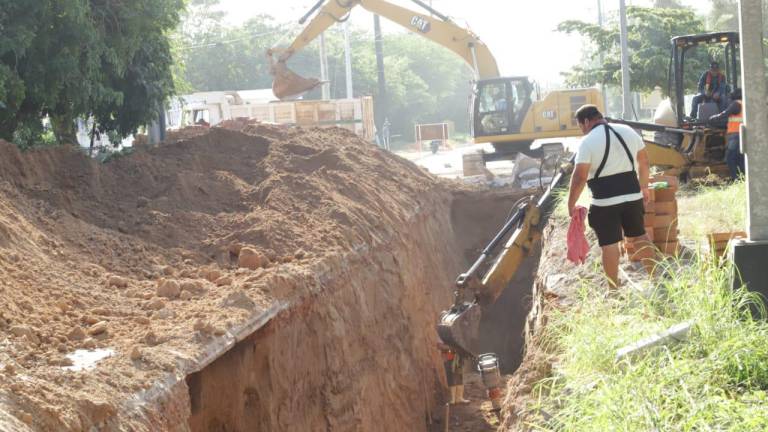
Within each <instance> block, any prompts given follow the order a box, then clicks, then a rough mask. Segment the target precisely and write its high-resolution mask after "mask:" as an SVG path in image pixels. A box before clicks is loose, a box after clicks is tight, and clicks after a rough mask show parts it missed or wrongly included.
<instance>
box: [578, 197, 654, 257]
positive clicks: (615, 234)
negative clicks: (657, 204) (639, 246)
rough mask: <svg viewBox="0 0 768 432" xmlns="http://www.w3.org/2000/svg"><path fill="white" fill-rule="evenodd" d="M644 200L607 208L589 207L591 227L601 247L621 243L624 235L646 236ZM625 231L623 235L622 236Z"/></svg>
mask: <svg viewBox="0 0 768 432" xmlns="http://www.w3.org/2000/svg"><path fill="white" fill-rule="evenodd" d="M644 214H645V208H644V206H643V200H642V199H639V200H637V201H629V202H625V203H621V204H616V205H612V206H607V207H599V206H595V205H592V206H590V207H589V217H588V220H589V226H590V227H592V229H593V230H595V234H597V242H598V244H599V245H600V246H608V245H612V244H614V243H618V242H620V241H621V240H622V239H623V238H624V235H626V236H627V237H640V236H641V235H643V234H645V224H644ZM622 230H623V235H622Z"/></svg>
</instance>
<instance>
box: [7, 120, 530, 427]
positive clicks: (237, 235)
mask: <svg viewBox="0 0 768 432" xmlns="http://www.w3.org/2000/svg"><path fill="white" fill-rule="evenodd" d="M226 126H227V128H213V129H210V130H206V131H199V130H196V131H195V133H191V134H186V135H185V134H182V135H180V136H179V137H177V138H178V139H177V140H170V141H168V142H166V143H164V144H162V145H160V146H158V147H154V148H145V147H141V148H138V149H137V150H136V151H135V152H134V153H133V154H132V155H129V156H125V157H121V158H117V159H115V160H113V161H111V162H109V163H106V164H99V163H97V162H94V161H92V160H90V159H88V158H87V157H85V156H83V155H82V154H81V153H79V152H78V151H76V150H73V149H69V148H56V149H51V150H42V151H31V152H27V153H23V154H22V153H20V152H19V151H18V150H17V149H16V148H15V147H14V146H12V145H10V144H7V143H3V142H0V301H1V302H2V305H0V346H2V348H1V349H0V429H2V430H30V429H31V430H56V431H59V430H72V431H75V430H78V431H79V430H88V429H90V428H96V429H99V430H201V431H202V430H221V431H230V430H232V431H235V430H275V431H277V430H307V431H309V430H334V431H339V430H366V431H368V430H409V431H411V430H425V429H426V427H427V424H429V423H430V422H435V421H436V420H434V418H435V417H439V415H438V414H436V413H435V407H437V406H439V404H440V403H442V402H443V398H444V394H443V391H444V384H445V379H444V377H443V374H442V364H441V362H440V358H439V354H438V352H437V350H436V349H435V347H436V342H437V340H436V335H435V332H434V324H435V321H436V319H437V316H438V313H439V311H440V310H441V309H442V308H444V307H446V306H447V305H448V304H449V303H450V299H451V292H452V282H453V279H454V278H455V276H456V275H457V274H458V273H459V271H460V270H461V269H462V268H463V266H464V265H466V260H465V257H462V256H461V253H454V252H455V251H461V250H464V251H465V252H466V251H467V250H469V249H471V248H477V247H479V244H480V243H478V238H480V239H481V240H482V241H483V242H484V241H486V240H487V239H488V238H490V236H491V235H492V231H493V230H494V229H495V227H496V226H495V225H496V224H495V221H487V220H483V219H479V221H481V222H480V223H482V224H488V225H486V226H485V227H484V228H477V227H476V225H477V222H478V221H474V223H472V222H473V221H472V220H471V218H470V219H469V220H467V219H466V218H467V216H466V214H467V212H468V211H469V210H467V209H465V210H461V208H460V207H461V204H460V205H458V207H459V208H458V210H457V207H456V206H455V205H453V204H454V203H456V202H461V197H460V196H459V198H456V197H455V196H454V191H453V190H452V186H450V185H448V184H447V183H443V182H440V181H438V180H436V179H435V178H433V177H432V176H430V175H428V174H426V173H425V172H424V171H422V170H421V169H419V168H417V167H416V166H415V165H413V164H411V163H409V162H407V161H405V160H403V159H401V158H399V157H396V156H394V155H391V154H389V153H387V152H384V151H380V150H379V149H377V148H376V147H374V146H372V145H370V144H368V143H365V142H363V141H362V140H360V139H359V138H357V137H356V136H354V135H352V134H351V133H349V132H347V131H345V130H342V129H322V130H321V129H313V130H302V129H283V128H277V127H271V126H264V125H252V124H247V123H245V122H239V123H238V122H235V123H233V124H228V125H226ZM462 193H466V192H462ZM459 195H461V194H459ZM498 198H499V196H493V197H491V198H490V199H488V200H486V201H485V202H495V201H498ZM505 198H506V199H507V201H506V202H505V205H504V207H505V208H506V209H508V208H509V207H510V206H511V203H512V202H514V200H515V199H516V197H513V196H510V195H509V194H507V196H506V197H505ZM499 206H501V205H500V204H499ZM452 211H453V213H452ZM500 213H501V214H502V216H501V218H502V219H503V216H505V215H506V210H504V211H501V212H500ZM470 214H471V212H470ZM462 218H463V219H465V220H467V221H465V222H460V223H459V224H458V225H457V220H462ZM491 222H493V223H491ZM465 228H466V229H467V231H468V232H467V233H465V232H464V230H465ZM470 230H482V231H484V234H483V236H480V237H478V236H475V235H474V233H472V234H471V235H470ZM470 237H471V238H472V239H474V240H472V241H473V242H474V243H472V241H469V240H466V239H468V238H470ZM465 240H466V241H465ZM507 344H509V343H507ZM511 349H512V351H516V349H517V348H511ZM76 350H88V351H89V352H93V351H96V352H99V351H100V350H101V351H102V352H107V353H108V354H110V355H109V357H107V358H105V359H104V360H101V361H100V362H98V363H97V364H95V365H92V366H91V367H89V368H85V369H82V370H80V366H81V365H80V363H78V362H77V361H73V359H72V357H71V354H72V353H73V352H75V351H76ZM78 352H81V353H82V351H78ZM511 355H512V356H513V357H514V356H515V355H519V353H515V352H513V353H512V354H511Z"/></svg>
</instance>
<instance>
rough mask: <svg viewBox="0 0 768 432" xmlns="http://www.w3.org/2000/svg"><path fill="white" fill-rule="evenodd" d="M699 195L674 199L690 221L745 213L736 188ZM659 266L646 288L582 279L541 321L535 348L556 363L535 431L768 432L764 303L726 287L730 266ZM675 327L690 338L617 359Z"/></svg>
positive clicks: (707, 261)
mask: <svg viewBox="0 0 768 432" xmlns="http://www.w3.org/2000/svg"><path fill="white" fill-rule="evenodd" d="M699 192H700V193H699V194H697V195H695V196H689V197H686V198H685V199H683V200H681V202H680V214H681V217H683V218H685V220H686V221H688V220H689V219H691V220H695V221H696V224H694V225H697V224H699V223H701V221H702V220H709V219H710V217H712V216H713V215H718V214H719V213H720V212H722V211H723V210H724V209H729V210H731V211H733V209H734V208H735V207H739V206H741V207H743V198H741V197H738V198H737V197H736V196H738V195H743V193H744V185H743V183H736V184H734V185H731V186H728V187H724V188H702V189H701V190H700V191H699ZM740 200H742V201H740ZM735 202H739V203H737V204H735ZM694 209H697V210H696V211H694ZM739 218H743V214H742V215H732V216H731V217H730V218H728V219H726V220H723V221H722V225H718V226H733V225H730V224H739V223H742V222H739ZM682 227H683V224H682V223H681V228H682ZM660 265H661V266H662V267H663V268H664V269H665V270H666V271H665V273H666V274H667V275H668V276H666V277H664V278H660V279H657V280H656V283H657V286H656V287H655V288H654V289H652V290H650V292H639V291H637V290H634V289H631V288H629V287H627V288H623V289H621V290H619V291H618V292H616V293H613V294H611V295H609V296H605V294H604V288H603V287H602V286H600V285H598V284H596V283H593V282H591V281H586V280H585V281H584V282H583V283H582V286H581V287H580V289H579V295H578V298H577V300H576V302H575V304H574V305H573V306H572V307H570V308H569V309H567V310H565V311H555V312H553V314H552V315H551V316H550V317H549V322H548V324H547V327H546V328H545V330H544V332H545V338H544V343H543V347H544V348H545V349H547V350H549V351H551V352H553V353H554V354H555V355H556V357H557V359H558V360H557V364H556V365H555V367H554V371H555V373H554V375H553V376H552V377H551V378H548V379H546V380H544V381H542V382H540V383H539V384H538V385H537V386H536V387H535V389H534V393H535V394H537V395H538V396H539V406H538V407H537V408H538V413H539V414H540V415H537V416H534V417H533V419H532V420H531V424H530V426H531V427H532V428H533V429H534V430H548V431H614V430H626V431H646V430H659V431H686V430H743V431H755V430H768V410H766V409H765V405H766V404H767V403H768V395H767V394H766V390H768V345H766V344H765V340H766V337H768V322H766V321H763V320H755V319H753V315H752V314H753V313H758V312H759V314H764V308H763V307H762V302H760V301H759V300H758V298H757V297H756V295H754V294H752V293H748V292H747V291H745V290H743V289H740V290H733V289H732V287H731V274H732V271H733V270H732V267H731V265H730V264H729V263H725V264H719V263H718V262H717V261H716V260H714V259H711V258H710V257H708V256H703V255H702V256H699V255H693V256H691V257H686V258H685V259H683V258H681V259H680V260H678V261H671V262H665V263H661V264H660ZM596 270H597V269H596ZM682 322H692V323H693V329H692V332H691V337H690V339H689V340H688V341H686V342H681V343H677V344H670V345H667V346H664V347H657V348H655V349H652V350H650V351H648V352H646V353H645V354H641V355H639V356H637V357H633V358H630V359H628V360H622V361H620V362H617V361H616V359H615V356H616V352H617V350H618V349H619V348H621V347H624V346H626V345H629V344H631V343H634V342H637V341H639V340H641V339H643V338H645V337H648V336H651V335H653V334H656V333H658V332H660V331H663V330H665V329H667V328H669V327H671V326H673V325H675V324H679V323H682Z"/></svg>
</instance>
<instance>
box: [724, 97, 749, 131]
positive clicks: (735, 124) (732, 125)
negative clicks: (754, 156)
mask: <svg viewBox="0 0 768 432" xmlns="http://www.w3.org/2000/svg"><path fill="white" fill-rule="evenodd" d="M734 102H738V103H739V108H741V109H740V110H739V113H738V114H731V115H729V116H728V129H726V131H725V133H726V134H734V133H739V129H740V128H741V122H742V121H744V108H743V107H742V105H741V101H734ZM721 124H722V123H721Z"/></svg>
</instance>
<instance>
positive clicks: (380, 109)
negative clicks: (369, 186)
mask: <svg viewBox="0 0 768 432" xmlns="http://www.w3.org/2000/svg"><path fill="white" fill-rule="evenodd" d="M373 38H374V44H375V47H376V67H377V69H378V76H379V97H378V101H377V103H376V112H375V113H374V117H375V118H376V130H377V131H378V135H379V142H380V143H384V142H385V137H384V136H383V132H384V129H385V128H384V123H385V122H386V121H387V120H388V119H389V115H388V113H387V111H388V105H389V103H388V98H387V82H386V79H385V77H384V41H383V40H382V36H381V18H379V16H378V15H374V16H373Z"/></svg>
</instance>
